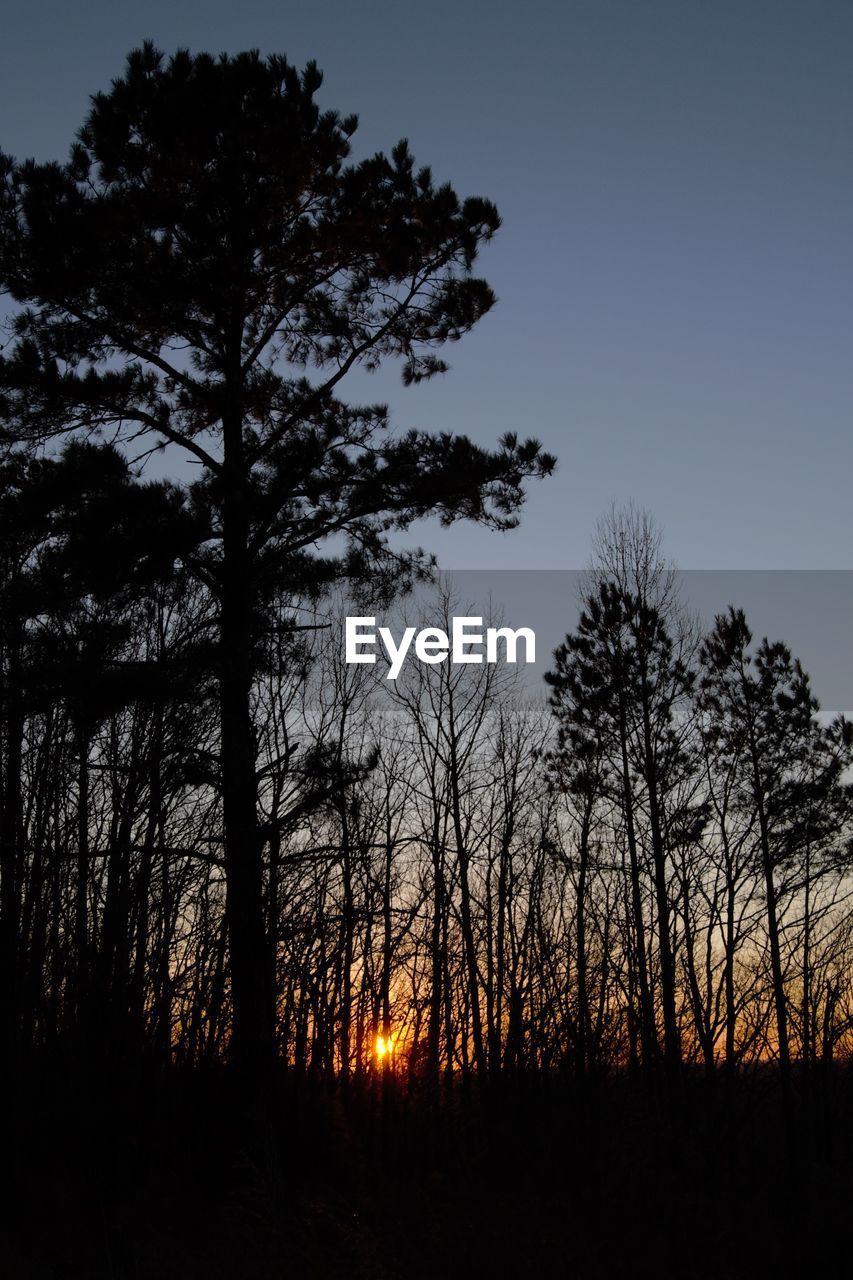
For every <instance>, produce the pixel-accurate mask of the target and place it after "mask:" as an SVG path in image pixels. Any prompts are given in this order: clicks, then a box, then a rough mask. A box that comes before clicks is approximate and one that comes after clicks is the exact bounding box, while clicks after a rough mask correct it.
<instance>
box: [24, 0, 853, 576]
mask: <svg viewBox="0 0 853 1280" xmlns="http://www.w3.org/2000/svg"><path fill="white" fill-rule="evenodd" d="M149 36H150V37H151V38H153V39H154V40H155V42H156V43H157V44H159V46H160V47H161V48H164V49H166V50H167V51H168V50H171V49H173V48H174V47H175V46H177V45H182V44H185V45H189V46H190V47H191V48H193V49H203V48H206V49H210V50H211V51H213V52H218V51H220V50H223V49H224V50H229V51H236V50H239V49H243V48H250V47H259V48H260V49H261V50H262V51H266V52H270V51H274V50H276V51H283V52H285V53H286V54H287V55H288V56H289V57H290V58H291V60H293V61H295V62H297V63H303V62H304V61H305V60H307V59H308V58H311V57H313V58H315V59H316V60H317V61H318V63H319V64H320V66H321V67H322V68H323V70H324V71H325V73H326V81H325V84H324V87H323V89H322V91H321V98H322V101H323V103H324V105H327V106H332V107H336V108H338V109H340V110H341V111H343V112H345V113H348V112H351V111H356V112H358V114H359V115H360V118H361V128H360V130H359V134H358V135H357V144H358V148H359V150H370V151H372V150H375V149H378V148H389V147H390V146H392V145H393V143H394V142H395V140H396V139H397V138H398V137H399V136H401V135H405V136H407V137H408V138H409V139H410V141H411V143H412V146H413V149H414V151H415V154H416V157H417V158H418V159H419V160H421V161H422V162H424V163H429V164H431V165H432V166H433V169H434V172H435V173H436V176H437V177H439V178H447V179H449V180H451V181H452V182H453V183H454V185H455V186H456V187H457V189H458V190H459V191H460V193H461V194H474V193H477V194H483V195H487V196H490V197H491V198H492V199H494V200H495V201H496V203H497V205H498V208H499V209H500V212H501V214H502V216H503V219H504V226H503V228H502V230H501V232H500V234H499V236H498V237H497V238H496V240H495V242H494V244H493V245H492V246H490V247H489V248H488V250H487V251H486V253H485V255H484V257H483V259H482V264H481V265H482V270H483V274H485V275H486V276H487V278H488V279H489V280H490V282H491V283H492V285H493V286H494V288H495V289H496V291H497V293H498V296H499V305H498V307H497V308H496V309H495V311H494V312H493V313H492V314H491V315H490V316H488V317H487V318H486V320H485V321H483V323H482V324H481V325H480V326H479V328H478V329H477V331H476V332H475V333H473V334H471V335H470V336H469V337H468V338H467V339H466V340H465V341H463V342H462V343H460V344H459V345H458V346H455V347H453V348H452V349H451V351H450V357H451V360H452V365H453V368H452V371H451V373H450V374H449V375H448V376H447V377H445V378H444V379H441V380H440V381H438V382H434V383H432V384H427V385H426V386H423V387H421V388H417V389H411V390H405V389H403V388H402V387H401V385H400V384H399V382H398V381H397V379H396V377H393V378H392V377H389V378H386V377H384V376H381V377H380V378H379V379H378V380H377V379H374V380H373V382H372V383H371V384H370V385H369V386H368V388H367V394H368V396H369V398H371V399H379V398H384V399H388V400H389V401H390V403H391V404H392V407H393V409H394V414H395V418H396V420H397V422H399V424H400V425H401V426H420V427H425V428H429V427H433V428H436V429H439V428H442V429H444V428H449V429H454V430H461V431H466V432H469V433H470V434H471V435H473V436H474V437H475V438H476V439H478V440H480V441H483V442H484V443H485V442H488V441H489V440H491V439H494V438H495V437H496V436H498V435H499V434H500V433H501V432H503V431H506V430H508V429H513V430H518V431H520V432H522V433H533V434H536V435H537V436H539V437H540V438H541V439H542V440H543V441H544V442H545V443H546V445H547V446H548V447H549V448H550V449H552V450H553V451H554V452H556V453H557V454H558V455H559V458H560V468H559V471H558V473H557V475H556V476H555V477H554V478H553V479H551V480H550V481H546V482H545V483H543V484H542V485H539V486H536V487H535V488H534V489H533V490H532V493H531V500H530V503H529V505H528V508H527V510H526V513H525V517H524V520H523V525H522V528H521V529H520V530H518V531H516V532H515V533H513V534H511V535H508V536H507V537H497V536H495V535H490V534H487V533H485V532H484V531H480V530H472V529H469V528H464V527H460V528H458V529H457V530H454V531H451V532H444V531H439V530H437V529H433V528H431V527H430V528H423V529H421V530H419V531H418V534H419V540H420V541H423V542H424V543H425V544H427V545H430V546H432V547H433V548H434V549H435V550H436V551H437V552H438V553H439V556H440V559H441V561H442V563H444V564H446V565H451V566H457V567H459V566H470V567H482V568H486V567H490V566H501V567H513V566H530V567H537V568H538V567H563V566H577V565H579V564H581V563H583V562H584V561H585V560H586V558H587V554H588V546H589V534H590V530H591V527H592V525H593V523H594V521H595V519H596V518H597V517H598V516H599V515H601V514H602V512H603V511H604V510H605V509H606V508H607V507H608V506H609V505H610V502H611V500H616V501H617V502H619V503H622V502H625V501H627V500H628V499H629V498H633V499H634V500H635V501H636V502H637V503H639V504H641V505H643V506H646V507H648V508H650V509H651V510H652V511H653V512H654V513H655V515H656V516H657V518H658V520H659V522H660V523H661V524H662V525H663V527H664V531H665V534H666V545H667V549H668V551H669V552H670V554H671V555H673V556H674V557H675V558H676V559H677V560H678V561H679V563H681V564H682V565H684V566H686V567H788V568H811V567H826V568H828V567H849V566H851V565H853V538H851V524H853V518H851V506H850V487H851V472H852V471H853V468H851V462H853V432H852V431H851V408H853V289H851V283H853V281H851V276H853V271H851V268H853V74H852V73H851V68H853V4H851V3H849V0H799V2H798V3H792V2H791V0H713V3H711V2H709V0H705V2H701V0H584V2H583V3H577V2H573V0H563V3H550V2H547V0H531V2H530V3H527V4H525V5H522V4H520V3H518V4H503V5H501V4H499V3H497V0H491V2H489V3H485V2H483V0H454V2H453V3H448V2H447V0H433V2H431V3H429V4H423V5H414V4H408V3H405V2H403V0H397V2H396V3H388V2H383V3H357V2H356V0H351V2H350V3H343V2H342V0H325V3H322V4H310V3H308V2H307V0H303V2H302V3H299V4H296V3H293V2H292V0H277V2H275V3H274V2H273V0H239V2H238V3H235V2H234V0H228V2H227V3H226V2H225V0H206V2H205V3H200V2H199V3H187V2H185V0H169V2H168V3H165V2H164V0H149V2H148V3H146V4H145V5H130V4H123V3H120V2H118V0H113V2H112V3H108V2H107V0H88V2H87V0H79V2H78V3H74V4H68V3H61V4H60V3H56V2H55V0H41V2H36V3H29V4H17V5H14V6H12V5H8V6H6V9H5V12H4V18H3V38H2V44H0V146H2V147H3V148H4V149H5V150H7V151H11V152H12V153H13V154H16V155H18V156H23V155H35V156H37V157H38V158H41V159H48V158H54V157H56V158H59V157H64V156H65V154H66V151H67V147H68V144H69V142H70V140H71V136H72V133H73V131H74V129H75V128H76V127H77V125H78V124H79V123H80V121H81V120H82V117H83V115H84V113H85V110H86V104H87V97H88V95H89V94H90V93H91V92H93V91H94V90H96V89H98V88H101V87H106V86H107V85H108V83H109V80H110V79H111V77H112V76H114V75H116V74H118V73H119V72H120V70H121V67H122V63H123V58H124V54H125V53H126V52H127V50H128V49H129V48H130V47H132V46H134V45H136V44H138V43H139V42H140V41H141V40H142V39H144V38H145V37H149ZM360 391H361V388H360V387H359V392H360Z"/></svg>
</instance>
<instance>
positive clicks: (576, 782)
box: [0, 445, 853, 1105]
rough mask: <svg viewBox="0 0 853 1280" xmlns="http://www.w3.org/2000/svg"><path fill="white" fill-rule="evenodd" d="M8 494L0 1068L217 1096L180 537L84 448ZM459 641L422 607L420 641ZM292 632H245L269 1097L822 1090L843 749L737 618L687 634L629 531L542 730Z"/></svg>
mask: <svg viewBox="0 0 853 1280" xmlns="http://www.w3.org/2000/svg"><path fill="white" fill-rule="evenodd" d="M3 480H4V484H3V496H2V499H0V521H2V530H0V537H1V538H2V548H0V554H2V577H1V578H0V583H1V584H2V585H0V592H2V614H0V618H1V619H2V620H0V644H2V663H0V677H1V678H2V689H1V690H0V694H1V696H0V714H1V715H2V725H1V726H0V731H2V861H1V862H0V877H2V880H0V893H2V897H0V904H2V949H3V966H2V967H3V973H4V977H5V981H4V984H3V993H4V996H3V1036H4V1053H3V1056H4V1062H5V1063H6V1064H7V1068H8V1067H11V1068H12V1069H13V1070H14V1071H15V1072H17V1073H21V1072H26V1070H27V1068H28V1066H29V1065H32V1064H33V1063H34V1062H39V1061H58V1062H60V1063H62V1064H64V1065H65V1066H71V1065H73V1066H75V1067H79V1068H80V1069H82V1070H86V1071H94V1072H100V1071H101V1070H104V1071H107V1072H109V1073H110V1074H115V1073H118V1075H120V1076H121V1075H122V1074H126V1073H128V1072H131V1073H132V1072H134V1071H138V1070H140V1069H145V1068H146V1067H147V1068H151V1069H154V1070H156V1071H162V1070H166V1069H168V1068H169V1066H170V1065H171V1064H181V1065H184V1066H197V1065H203V1064H213V1063H225V1062H227V1061H228V1060H229V1053H230V1041H231V1035H232V1026H233V1009H232V999H231V992H232V986H231V982H232V979H231V953H230V946H229V934H228V913H227V900H226V866H225V859H224V855H223V832H222V784H221V758H222V752H221V727H220V726H221V722H220V716H219V704H218V687H217V658H216V654H217V648H216V635H217V630H216V628H217V609H216V601H215V599H214V598H213V596H212V595H211V593H209V592H206V591H205V590H204V589H203V587H202V586H201V585H200V584H199V582H198V579H197V577H196V576H194V575H193V574H192V573H191V572H190V571H189V570H187V569H186V568H185V567H183V565H182V562H181V560H180V557H179V556H177V555H176V554H175V548H176V545H177V546H179V545H180V539H181V538H184V540H185V546H186V547H192V545H193V530H194V528H195V526H194V521H196V520H197V519H198V518H199V517H198V511H197V509H196V505H197V500H196V499H194V498H193V495H192V492H191V490H184V491H182V490H180V489H179V488H177V487H176V486H174V485H165V484H147V485H143V484H140V483H139V482H137V481H135V480H134V479H133V478H132V475H131V473H130V470H129V468H128V465H127V462H126V461H125V460H124V459H123V457H122V456H121V455H120V454H118V453H117V452H116V451H114V450H113V449H111V448H108V447H95V446H91V445H89V446H86V445H74V446H71V447H70V448H68V449H66V451H65V452H64V454H62V455H60V456H57V457H55V458H51V459H32V458H31V459H26V458H23V457H21V456H18V457H16V458H14V459H13V460H12V461H11V462H10V463H8V464H7V467H6V470H5V473H4V477H3ZM194 504H196V505H194ZM105 530H109V531H110V533H109V536H108V537H105V536H104V531H105ZM190 554H191V552H190V551H187V552H186V555H187V558H189V556H190ZM570 603H571V602H567V610H568V608H569V607H570ZM469 604H470V602H467V601H458V600H456V599H455V598H454V596H453V591H452V586H451V585H449V584H447V583H445V584H439V585H438V586H437V587H436V588H435V591H434V608H433V609H432V611H431V620H433V621H434V620H435V619H436V611H437V613H438V615H439V616H440V614H441V612H442V611H443V612H444V613H445V614H446V616H447V617H448V618H449V617H450V616H451V615H452V614H453V613H459V612H465V611H469V610H467V609H466V606H468V605H469ZM327 613H328V611H327ZM324 616H326V615H324V613H323V610H322V609H320V608H318V607H317V606H316V603H315V604H311V602H310V601H306V600H298V601H297V600H294V598H293V597H292V596H291V595H288V594H286V593H281V594H279V595H274V594H273V595H271V597H270V599H269V602H268V604H267V608H266V611H265V615H264V618H263V620H262V624H261V623H259V624H258V629H257V634H258V637H259V639H258V643H257V650H256V654H255V663H256V670H257V675H256V677H255V680H254V682H253V689H252V697H251V705H252V722H253V728H254V735H255V736H254V755H255V762H254V774H255V785H256V788H257V795H258V810H257V822H258V830H259V832H260V833H261V838H262V856H261V865H262V872H263V875H262V903H261V907H262V918H263V921H264V929H263V954H264V955H265V957H266V965H267V969H268V980H269V983H270V987H271V989H272V991H273V993H274V1007H275V1052H276V1056H277V1058H278V1060H279V1062H280V1063H282V1064H286V1066H287V1068H289V1069H291V1070H293V1071H294V1072H296V1073H301V1074H307V1075H311V1076H316V1077H321V1078H333V1077H334V1078H337V1079H340V1080H344V1081H346V1080H349V1079H353V1078H357V1077H366V1076H369V1075H375V1074H376V1073H388V1072H392V1073H393V1074H394V1075H395V1076H401V1077H403V1078H405V1079H410V1080H419V1079H426V1080H428V1079H433V1080H436V1081H438V1080H441V1079H444V1080H455V1079H459V1078H460V1077H462V1078H464V1077H469V1076H471V1077H473V1076H477V1077H479V1078H480V1079H483V1080H485V1079H487V1078H494V1077H496V1076H508V1075H509V1076H516V1077H517V1076H519V1075H524V1074H531V1073H549V1074H556V1073H564V1074H567V1075H569V1076H570V1077H571V1078H573V1079H575V1080H579V1081H583V1080H586V1079H590V1078H601V1077H603V1076H606V1075H613V1074H617V1073H621V1072H623V1071H628V1072H631V1073H634V1074H635V1075H637V1076H638V1077H640V1078H643V1079H646V1080H654V1081H661V1080H664V1081H668V1082H669V1083H670V1084H672V1085H673V1086H676V1085H677V1081H678V1080H680V1079H682V1078H683V1077H684V1075H685V1073H686V1072H689V1071H693V1072H696V1071H699V1072H701V1073H703V1074H704V1075H706V1076H707V1077H709V1078H716V1077H717V1076H719V1075H723V1076H725V1077H727V1078H733V1077H734V1076H736V1075H737V1074H738V1073H741V1072H743V1071H744V1070H745V1069H748V1068H751V1067H759V1066H761V1065H762V1064H770V1063H773V1064H776V1066H777V1068H778V1073H779V1080H780V1082H781V1088H782V1093H783V1098H784V1099H785V1101H786V1104H787V1105H790V1099H791V1094H792V1090H794V1089H795V1088H796V1089H797V1090H799V1089H800V1088H801V1081H802V1080H811V1081H819V1080H821V1079H822V1078H824V1077H825V1076H826V1074H827V1072H828V1069H829V1067H830V1065H831V1064H832V1063H833V1061H835V1060H837V1059H839V1058H844V1057H846V1056H847V1055H848V1054H849V1051H850V1047H851V1036H852V1035H853V984H852V983H851V978H853V969H852V968H851V959H852V958H853V951H851V948H853V914H851V899H850V888H851V879H850V838H851V833H853V828H852V827H851V818H853V792H851V787H850V783H849V781H848V773H849V767H850V764H851V754H853V729H851V726H850V725H849V724H848V723H847V722H846V721H845V720H843V719H841V718H838V719H836V720H834V721H832V722H831V723H828V722H827V721H826V719H825V718H821V716H820V715H819V714H818V707H817V703H816V701H815V699H814V697H813V695H812V693H811V690H810V686H809V681H808V677H807V676H806V674H805V673H804V672H803V670H802V668H801V667H800V665H799V663H798V662H797V661H796V660H795V659H794V658H793V657H792V655H791V654H790V653H789V651H788V650H787V649H786V647H785V646H784V645H783V644H781V643H770V642H768V641H766V640H765V641H762V642H761V643H760V644H756V643H754V641H753V638H752V636H751V635H750V632H749V629H748V626H747V623H746V620H745V618H744V616H743V614H742V613H740V612H739V611H737V610H736V609H732V610H730V612H729V613H728V614H726V615H724V616H721V617H719V618H717V619H716V623H715V625H714V627H713V629H712V630H711V632H710V633H709V634H707V635H702V634H701V632H700V631H699V629H698V628H697V626H696V624H695V623H694V622H693V621H692V620H691V618H690V617H689V615H688V614H687V613H686V612H685V610H684V608H683V607H682V605H681V604H680V602H679V599H678V594H677V579H676V576H675V574H674V572H673V571H672V570H671V569H669V568H668V567H667V566H666V564H665V563H664V561H663V560H662V558H661V554H660V548H659V545H658V539H657V535H656V534H655V531H654V529H653V527H652V525H651V523H650V522H649V521H648V520H647V519H646V518H645V517H643V516H640V515H638V514H636V513H633V512H628V513H624V514H622V515H614V516H613V517H611V519H609V520H608V521H606V522H605V523H604V524H603V525H602V527H601V529H600V530H599V535H598V539H597V544H596V553H595V557H594V562H593V566H592V568H591V569H590V571H589V573H588V575H587V579H586V583H585V587H584V597H583V601H582V611H581V614H580V619H579V622H578V625H577V627H576V629H575V630H574V631H573V632H572V633H571V634H569V635H568V636H567V637H566V641H565V643H564V644H563V645H562V646H561V647H560V648H559V650H558V651H557V653H556V654H555V656H554V663H553V669H552V671H551V672H550V673H549V675H548V677H547V679H548V684H549V686H550V691H549V697H548V701H547V703H546V700H545V698H544V697H540V698H537V697H535V696H534V697H531V696H530V695H529V693H528V694H527V695H526V696H523V695H522V691H521V690H520V688H519V686H518V684H517V683H516V681H515V679H514V677H513V676H512V675H511V674H510V669H508V668H506V667H500V666H493V665H483V666H458V667H457V666H452V665H450V664H447V663H442V664H438V665H434V666H426V665H424V664H420V663H415V664H410V665H409V666H408V668H407V669H406V671H405V672H404V674H403V675H401V677H400V678H399V680H398V681H397V682H396V683H394V684H393V685H392V684H391V683H390V682H387V681H383V680H382V679H381V668H379V667H377V668H375V669H374V668H366V667H363V666H348V665H346V664H345V663H344V661H343V654H342V652H341V640H340V637H341V634H342V628H341V627H340V625H339V624H338V621H337V620H335V621H334V624H333V625H332V626H331V627H330V628H327V627H326V625H325V624H324ZM377 672H378V673H379V674H378V675H377V674H376V673H377Z"/></svg>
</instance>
